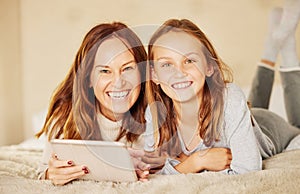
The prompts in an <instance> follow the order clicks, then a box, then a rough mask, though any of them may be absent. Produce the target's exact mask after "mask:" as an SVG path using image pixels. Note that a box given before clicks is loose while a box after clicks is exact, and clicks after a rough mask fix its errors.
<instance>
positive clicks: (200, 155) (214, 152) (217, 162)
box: [175, 148, 232, 173]
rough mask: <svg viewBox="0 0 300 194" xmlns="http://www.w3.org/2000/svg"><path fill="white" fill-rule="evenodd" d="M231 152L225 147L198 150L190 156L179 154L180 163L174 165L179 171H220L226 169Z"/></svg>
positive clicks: (229, 161)
mask: <svg viewBox="0 0 300 194" xmlns="http://www.w3.org/2000/svg"><path fill="white" fill-rule="evenodd" d="M231 159H232V157H231V152H230V149H227V148H209V149H206V150H200V151H197V152H195V153H193V154H192V155H190V156H185V155H181V157H180V158H178V160H181V163H179V164H178V165H176V166H175V169H176V170H177V171H178V172H180V173H197V172H201V171H204V170H208V171H221V170H224V169H228V168H229V166H230V163H231Z"/></svg>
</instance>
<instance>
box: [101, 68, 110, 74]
mask: <svg viewBox="0 0 300 194" xmlns="http://www.w3.org/2000/svg"><path fill="white" fill-rule="evenodd" d="M99 73H103V74H108V73H110V71H109V70H107V69H101V70H99Z"/></svg>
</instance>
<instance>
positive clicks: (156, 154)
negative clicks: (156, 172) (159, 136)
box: [144, 150, 160, 158]
mask: <svg viewBox="0 0 300 194" xmlns="http://www.w3.org/2000/svg"><path fill="white" fill-rule="evenodd" d="M144 153H145V156H147V157H149V158H157V157H159V156H160V154H159V152H158V151H157V150H155V151H153V152H144Z"/></svg>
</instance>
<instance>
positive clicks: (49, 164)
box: [39, 141, 89, 185]
mask: <svg viewBox="0 0 300 194" xmlns="http://www.w3.org/2000/svg"><path fill="white" fill-rule="evenodd" d="M87 173H89V171H88V168H87V167H86V166H83V165H75V164H74V163H73V162H72V161H71V160H59V159H58V157H57V156H56V154H54V153H52V149H51V145H50V143H49V142H48V141H47V142H46V145H45V149H44V152H43V157H42V162H41V164H40V167H39V179H49V180H51V181H52V183H53V184H55V185H64V184H66V183H68V182H70V181H72V180H74V179H77V178H80V177H82V176H84V175H85V174H87Z"/></svg>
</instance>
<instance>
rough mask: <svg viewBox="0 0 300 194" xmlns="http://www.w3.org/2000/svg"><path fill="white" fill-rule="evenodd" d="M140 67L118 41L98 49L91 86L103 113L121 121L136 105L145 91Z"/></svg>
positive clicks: (111, 39) (115, 40) (111, 41)
mask: <svg viewBox="0 0 300 194" xmlns="http://www.w3.org/2000/svg"><path fill="white" fill-rule="evenodd" d="M140 83H141V78H140V72H139V69H138V65H137V63H136V62H135V59H134V57H133V55H132V54H131V52H130V51H129V50H128V48H127V47H126V46H125V44H124V43H123V42H122V41H121V40H120V39H118V38H115V37H113V38H110V39H107V40H105V41H104V42H103V43H102V44H101V45H100V46H99V48H98V50H97V53H96V56H95V64H94V69H93V73H92V76H91V86H92V87H93V89H94V93H95V96H96V98H97V100H98V101H99V103H100V111H101V113H102V114H103V115H104V116H105V117H107V118H109V119H111V120H118V119H121V118H122V115H123V114H124V113H125V112H127V111H128V110H129V109H130V108H131V107H132V105H133V104H134V103H135V102H136V100H137V98H138V96H139V94H140V90H141V86H140Z"/></svg>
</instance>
